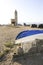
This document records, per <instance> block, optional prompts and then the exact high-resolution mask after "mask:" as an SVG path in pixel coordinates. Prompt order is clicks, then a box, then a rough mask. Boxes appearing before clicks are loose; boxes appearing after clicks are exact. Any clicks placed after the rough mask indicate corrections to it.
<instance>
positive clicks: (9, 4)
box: [0, 0, 43, 24]
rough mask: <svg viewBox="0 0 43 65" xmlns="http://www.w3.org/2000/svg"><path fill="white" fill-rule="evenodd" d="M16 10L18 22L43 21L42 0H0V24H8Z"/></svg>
mask: <svg viewBox="0 0 43 65" xmlns="http://www.w3.org/2000/svg"><path fill="white" fill-rule="evenodd" d="M15 9H16V10H17V12H18V23H22V24H23V23H24V22H25V23H28V24H31V23H37V24H39V23H43V0H0V24H8V23H10V22H11V20H10V19H11V18H14V11H15Z"/></svg>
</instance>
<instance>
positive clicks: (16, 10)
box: [14, 10, 17, 25]
mask: <svg viewBox="0 0 43 65" xmlns="http://www.w3.org/2000/svg"><path fill="white" fill-rule="evenodd" d="M14 14H15V25H17V10H15V13H14Z"/></svg>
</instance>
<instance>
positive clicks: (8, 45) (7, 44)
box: [4, 42, 14, 48]
mask: <svg viewBox="0 0 43 65" xmlns="http://www.w3.org/2000/svg"><path fill="white" fill-rule="evenodd" d="M4 45H5V46H6V47H9V48H12V47H13V46H14V44H13V43H11V42H7V43H5V44H4Z"/></svg>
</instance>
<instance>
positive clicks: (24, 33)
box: [16, 30, 43, 40]
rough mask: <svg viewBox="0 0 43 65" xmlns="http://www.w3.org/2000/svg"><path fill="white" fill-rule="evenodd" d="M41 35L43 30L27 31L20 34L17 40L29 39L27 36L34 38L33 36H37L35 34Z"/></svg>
mask: <svg viewBox="0 0 43 65" xmlns="http://www.w3.org/2000/svg"><path fill="white" fill-rule="evenodd" d="M40 33H43V30H25V31H22V32H20V33H19V34H18V35H17V37H16V40H18V39H21V38H24V37H27V36H32V35H35V34H40Z"/></svg>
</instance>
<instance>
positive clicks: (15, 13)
mask: <svg viewBox="0 0 43 65" xmlns="http://www.w3.org/2000/svg"><path fill="white" fill-rule="evenodd" d="M14 16H15V17H14V19H11V24H12V25H14V26H17V10H15V12H14Z"/></svg>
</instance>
